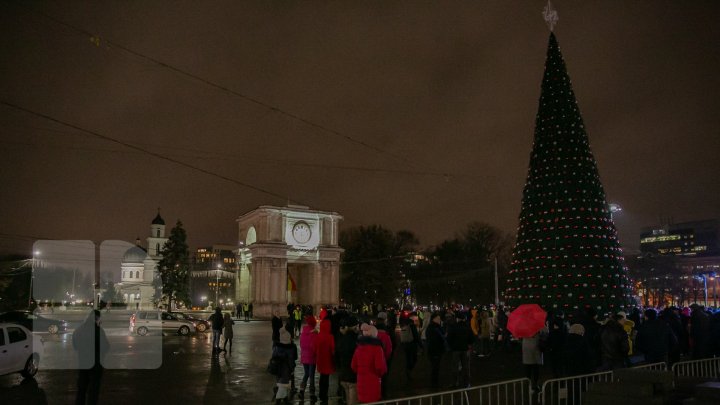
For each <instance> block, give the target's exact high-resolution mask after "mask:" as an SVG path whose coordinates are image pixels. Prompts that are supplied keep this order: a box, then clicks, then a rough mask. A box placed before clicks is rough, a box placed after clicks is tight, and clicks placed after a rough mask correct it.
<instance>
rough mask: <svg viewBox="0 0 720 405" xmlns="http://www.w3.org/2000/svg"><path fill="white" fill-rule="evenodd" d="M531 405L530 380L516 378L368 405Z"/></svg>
mask: <svg viewBox="0 0 720 405" xmlns="http://www.w3.org/2000/svg"><path fill="white" fill-rule="evenodd" d="M471 404H472V405H532V402H531V397H530V380H529V379H527V378H518V379H516V380H509V381H502V382H499V383H495V384H486V385H478V386H476V387H470V388H463V389H459V390H453V391H445V392H438V393H433V394H427V395H417V396H414V397H407V398H398V399H391V400H387V401H381V402H373V403H372V404H370V405H471Z"/></svg>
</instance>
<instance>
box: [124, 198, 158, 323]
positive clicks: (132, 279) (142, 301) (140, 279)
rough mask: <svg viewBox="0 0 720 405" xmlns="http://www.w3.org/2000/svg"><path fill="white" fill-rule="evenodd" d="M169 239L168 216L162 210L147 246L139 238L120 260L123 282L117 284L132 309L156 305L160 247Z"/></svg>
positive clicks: (154, 223)
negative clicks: (165, 218) (166, 234)
mask: <svg viewBox="0 0 720 405" xmlns="http://www.w3.org/2000/svg"><path fill="white" fill-rule="evenodd" d="M167 240H168V238H166V237H165V220H163V218H162V217H161V216H160V212H158V214H157V216H155V219H153V221H152V223H151V224H150V236H148V237H147V239H146V243H147V249H145V248H143V247H142V246H141V244H140V239H139V238H138V239H137V241H136V242H135V246H133V247H131V248H130V249H128V250H127V251H126V252H125V254H124V255H123V258H122V261H121V263H120V272H121V273H120V283H118V284H117V288H118V290H119V291H120V293H121V294H122V296H123V299H124V301H125V303H126V304H127V307H128V309H152V308H154V307H155V287H154V286H153V280H154V279H155V276H156V274H157V264H158V262H159V261H160V259H162V255H161V254H160V251H161V250H162V248H163V246H164V245H165V242H167Z"/></svg>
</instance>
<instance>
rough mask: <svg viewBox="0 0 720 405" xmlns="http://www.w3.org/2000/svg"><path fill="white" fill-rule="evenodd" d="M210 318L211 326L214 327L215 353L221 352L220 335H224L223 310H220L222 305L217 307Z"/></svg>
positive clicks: (213, 341)
mask: <svg viewBox="0 0 720 405" xmlns="http://www.w3.org/2000/svg"><path fill="white" fill-rule="evenodd" d="M208 320H209V321H210V326H211V327H212V345H213V354H219V353H220V336H221V335H222V330H223V314H222V311H220V307H217V308H215V312H214V313H213V314H212V315H210V318H209V319H208Z"/></svg>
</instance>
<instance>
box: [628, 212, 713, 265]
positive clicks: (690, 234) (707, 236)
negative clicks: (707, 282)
mask: <svg viewBox="0 0 720 405" xmlns="http://www.w3.org/2000/svg"><path fill="white" fill-rule="evenodd" d="M640 251H641V252H642V254H644V255H647V254H651V255H673V256H720V220H717V219H712V220H705V221H695V222H684V223H680V224H672V225H666V226H664V227H658V228H645V229H643V231H642V233H641V234H640Z"/></svg>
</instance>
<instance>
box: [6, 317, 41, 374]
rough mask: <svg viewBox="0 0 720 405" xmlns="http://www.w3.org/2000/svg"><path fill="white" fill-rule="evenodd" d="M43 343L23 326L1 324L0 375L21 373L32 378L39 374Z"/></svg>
mask: <svg viewBox="0 0 720 405" xmlns="http://www.w3.org/2000/svg"><path fill="white" fill-rule="evenodd" d="M42 349H43V345H42V341H41V340H40V338H39V337H37V336H35V335H33V333H32V332H30V330H29V329H27V328H25V327H24V326H22V325H18V324H12V323H0V375H5V374H10V373H20V374H22V376H23V377H25V378H31V377H33V376H34V375H35V373H37V371H38V366H39V365H40V356H41V354H42V352H43V350H42Z"/></svg>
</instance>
